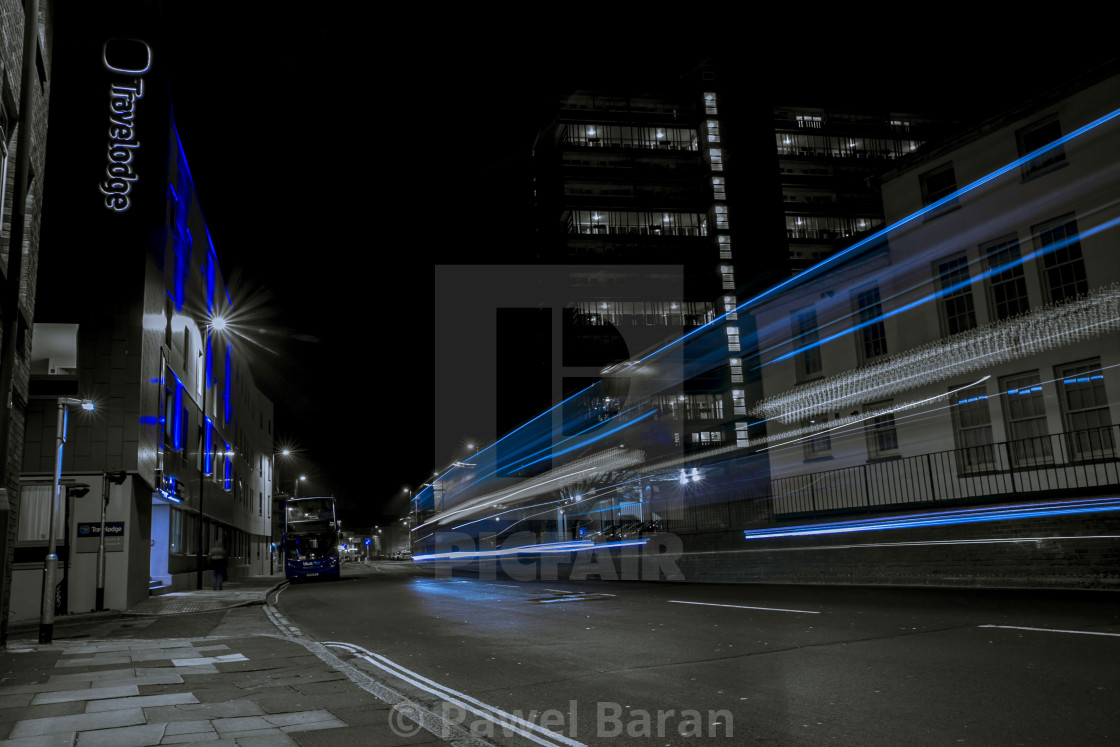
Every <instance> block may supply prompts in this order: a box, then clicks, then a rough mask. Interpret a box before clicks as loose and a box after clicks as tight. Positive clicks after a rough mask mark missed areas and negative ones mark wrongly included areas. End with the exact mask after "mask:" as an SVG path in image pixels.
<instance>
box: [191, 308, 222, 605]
mask: <svg viewBox="0 0 1120 747" xmlns="http://www.w3.org/2000/svg"><path fill="white" fill-rule="evenodd" d="M225 328H226V321H225V319H222V318H221V317H214V318H213V319H211V320H210V323H209V324H207V325H206V352H205V355H206V364H205V365H204V366H203V367H202V369H203V370H202V449H203V452H202V470H201V471H200V473H199V476H198V478H199V486H198V537H197V539H198V547H197V548H196V552H195V564H196V565H197V566H198V569H197V573H196V579H195V588H197V589H199V590H201V589H202V565H203V564H202V524H203V521H202V517H203V513H202V506H203V503H204V502H205V499H206V475H207V474H208V473H207V471H206V470H207V468H208V467H210V457H211V454H212V449H210V448H207V443H208V442H209V439H210V422H209V420H208V419H207V410H206V399H207V394H208V393H209V392H210V366H211V364H212V363H213V356H212V355H211V354H210V341H211V338H212V336H213V333H214V332H215V331H218V332H221V331H222V330H223V329H225Z"/></svg>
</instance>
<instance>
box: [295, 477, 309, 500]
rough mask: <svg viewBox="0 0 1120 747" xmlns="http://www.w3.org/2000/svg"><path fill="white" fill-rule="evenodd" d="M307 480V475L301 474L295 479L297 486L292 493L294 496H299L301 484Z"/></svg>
mask: <svg viewBox="0 0 1120 747" xmlns="http://www.w3.org/2000/svg"><path fill="white" fill-rule="evenodd" d="M306 481H307V475H300V476H299V479H298V480H296V481H295V482H296V487H295V490H294V491H293V493H292V497H293V498H299V484H300V483H301V482H306Z"/></svg>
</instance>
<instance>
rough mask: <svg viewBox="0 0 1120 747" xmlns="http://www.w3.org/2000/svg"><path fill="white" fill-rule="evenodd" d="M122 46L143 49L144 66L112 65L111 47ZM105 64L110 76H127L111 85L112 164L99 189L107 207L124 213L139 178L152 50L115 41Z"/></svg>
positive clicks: (103, 58)
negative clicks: (140, 107)
mask: <svg viewBox="0 0 1120 747" xmlns="http://www.w3.org/2000/svg"><path fill="white" fill-rule="evenodd" d="M121 42H131V43H133V44H138V45H142V46H143V51H144V54H145V57H146V60H145V62H144V64H143V65H141V66H135V65H133V66H128V67H118V66H116V65H114V64H112V63H111V62H110V61H109V57H110V44H111V43H113V47H114V51H116V48H117V46H118V45H119V44H120V43H121ZM133 49H136V47H133ZM101 62H102V64H104V65H105V68H106V69H107V70H109V71H110V72H112V73H117V74H120V75H122V76H127V77H126V78H124V79H123V80H118V81H113V82H112V83H110V84H109V147H108V155H107V159H108V163H107V165H106V166H105V177H106V178H105V179H104V180H102V182H101V183H100V184H99V185H98V188H99V189H100V190H101V193H102V194H103V195H105V207H106V208H108V209H109V210H112V211H114V212H117V213H123V212H124V211H125V210H128V208H129V205H130V204H131V203H130V202H129V199H128V193H129V192H130V191H131V190H132V183H133V182H135V181H136V180H137V178H139V175H138V174H137V173H136V170H135V169H134V167H133V163H132V159H133V154H134V152H135V151H136V149H137V148H139V147H140V141H139V140H137V139H136V126H135V120H136V102H137V101H139V100H140V99H141V98H143V96H144V80H143V78H142V77H141V76H143V74H144V73H146V72H148V70H149V69H151V66H152V48H151V47H149V46H148V45H147V43H145V42H142V41H140V40H138V39H111V40H110V41H107V42H105V44H104V46H103V47H102V51H101Z"/></svg>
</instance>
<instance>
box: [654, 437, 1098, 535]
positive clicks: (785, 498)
mask: <svg viewBox="0 0 1120 747" xmlns="http://www.w3.org/2000/svg"><path fill="white" fill-rule="evenodd" d="M1116 489H1120V426H1117V425H1112V426H1105V427H1101V428H1091V429H1087V430H1082V431H1074V432H1069V433H1056V434H1051V435H1046V436H1035V437H1031V438H1026V439H1019V440H1015V441H1003V442H998V443H992V444H984V445H980V446H970V447H967V448H961V449H950V450H948V451H940V452H933V453H929V454H919V455H916V456H910V457H902V458H899V459H891V460H885V461H875V462H868V463H866V464H861V465H857V466H852V467H842V468H839V469H833V470H825V471H819V472H807V473H805V474H800V475H791V476H789V477H782V478H778V479H774V480H770V481H768V482H767V481H761V482H760V481H748V482H747V483H744V484H741V485H740V486H738V489H737V490H736V491H735V492H736V493H737V495H736V496H735V497H734V498H731V497H730V496H728V495H726V493H724V494H721V495H718V496H715V500H711V498H712V496H708V499H707V500H705V499H704V498H703V497H701V496H699V495H698V496H697V497H696V499H694V500H689V501H687V502H686V505H684V506H682V507H681V510H678V511H673V512H672V514H675V515H670V516H669V517H668V520H667V521H666V526H667V531H673V532H680V531H686V532H687V531H705V530H720V529H739V528H744V527H760V526H766V525H769V524H773V522H774V520H775V519H789V518H793V517H795V516H806V515H812V514H841V513H851V512H866V511H876V510H883V511H889V510H905V509H907V508H912V507H913V508H916V507H919V506H922V507H930V506H938V505H945V506H949V505H960V504H969V503H985V502H996V501H1001V500H1022V499H1030V498H1037V497H1043V496H1045V497H1061V496H1063V495H1073V494H1076V495H1085V494H1092V493H1100V492H1105V491H1107V490H1116ZM721 492H722V491H721Z"/></svg>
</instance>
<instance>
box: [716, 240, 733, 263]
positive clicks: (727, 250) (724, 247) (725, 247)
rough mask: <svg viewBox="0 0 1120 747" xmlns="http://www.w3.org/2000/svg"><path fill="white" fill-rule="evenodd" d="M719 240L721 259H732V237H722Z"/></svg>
mask: <svg viewBox="0 0 1120 747" xmlns="http://www.w3.org/2000/svg"><path fill="white" fill-rule="evenodd" d="M718 240H719V258H720V259H731V237H730V236H720V237H718Z"/></svg>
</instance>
